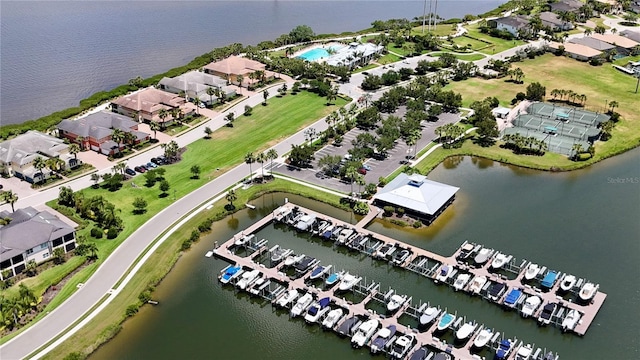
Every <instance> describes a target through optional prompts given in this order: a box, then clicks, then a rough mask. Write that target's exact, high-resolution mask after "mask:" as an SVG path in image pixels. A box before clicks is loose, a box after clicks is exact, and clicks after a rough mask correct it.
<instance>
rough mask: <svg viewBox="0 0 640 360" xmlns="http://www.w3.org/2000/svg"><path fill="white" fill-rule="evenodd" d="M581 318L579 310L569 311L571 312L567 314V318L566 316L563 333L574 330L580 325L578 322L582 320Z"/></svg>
mask: <svg viewBox="0 0 640 360" xmlns="http://www.w3.org/2000/svg"><path fill="white" fill-rule="evenodd" d="M581 316H582V315H581V314H580V312H579V311H578V310H576V309H571V310H569V312H568V313H567V316H565V317H564V320H562V330H563V331H568V330H573V329H574V328H575V327H576V325H577V324H578V321H579V320H580V317H581Z"/></svg>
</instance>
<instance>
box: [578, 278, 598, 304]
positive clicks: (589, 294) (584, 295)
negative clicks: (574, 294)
mask: <svg viewBox="0 0 640 360" xmlns="http://www.w3.org/2000/svg"><path fill="white" fill-rule="evenodd" d="M597 291H598V285H595V284H594V283H592V282H588V283H586V284H584V285H583V286H582V289H580V294H579V295H580V300H582V301H589V300H591V299H592V298H593V296H594V295H595V294H596V292H597Z"/></svg>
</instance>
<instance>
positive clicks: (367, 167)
mask: <svg viewBox="0 0 640 360" xmlns="http://www.w3.org/2000/svg"><path fill="white" fill-rule="evenodd" d="M362 168H363V169H365V170H367V171H371V166H369V165H367V164H363V165H362Z"/></svg>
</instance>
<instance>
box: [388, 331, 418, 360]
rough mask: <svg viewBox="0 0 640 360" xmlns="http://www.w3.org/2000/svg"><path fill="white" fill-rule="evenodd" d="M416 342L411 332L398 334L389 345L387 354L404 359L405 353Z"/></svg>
mask: <svg viewBox="0 0 640 360" xmlns="http://www.w3.org/2000/svg"><path fill="white" fill-rule="evenodd" d="M415 342H416V336H415V335H413V334H407V335H403V336H400V337H399V338H398V339H396V341H395V342H394V343H393V345H392V346H391V349H390V351H389V355H391V357H392V358H394V359H404V357H405V356H407V353H408V352H409V350H411V348H412V347H413V345H414V344H415Z"/></svg>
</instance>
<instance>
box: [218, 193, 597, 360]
mask: <svg viewBox="0 0 640 360" xmlns="http://www.w3.org/2000/svg"><path fill="white" fill-rule="evenodd" d="M291 214H305V215H309V216H311V217H315V219H316V220H315V221H318V222H320V221H324V222H330V223H331V224H332V225H333V226H336V227H338V226H339V227H341V228H342V229H353V230H354V235H353V236H352V237H350V238H349V241H350V242H349V241H347V239H343V240H344V242H343V243H341V245H344V246H348V247H350V248H351V249H354V250H357V251H360V252H363V253H366V254H368V255H370V256H375V255H376V251H378V250H379V249H381V248H382V247H383V246H385V245H393V246H394V247H395V248H398V249H402V250H408V252H409V254H410V255H408V256H406V257H404V258H401V259H400V261H398V262H396V261H395V260H396V259H394V265H397V266H399V267H402V268H404V269H407V270H410V271H413V272H416V273H418V274H421V275H423V276H425V277H428V278H431V279H434V281H435V278H436V274H437V273H438V271H439V270H441V269H442V268H443V267H445V266H448V267H450V268H452V269H455V270H454V274H455V272H457V271H459V272H460V273H469V274H470V275H471V276H485V277H486V278H487V279H489V281H490V282H492V283H497V282H499V283H502V284H504V285H505V286H506V287H507V288H508V289H512V288H514V289H520V290H521V292H522V294H524V295H523V296H522V297H521V298H522V299H524V296H532V295H536V296H538V297H540V298H541V300H542V303H541V304H540V306H539V308H538V309H537V310H536V313H535V314H534V315H533V316H532V319H536V318H537V316H538V314H539V313H540V312H541V311H542V308H543V306H544V305H545V304H549V303H555V304H557V308H556V311H554V313H553V316H552V323H554V324H556V325H560V324H561V323H562V321H563V317H564V316H565V315H567V313H568V312H569V311H570V310H576V311H578V312H579V313H580V318H579V321H578V322H577V323H576V324H575V326H574V327H573V328H572V329H567V331H573V332H575V333H576V334H578V335H584V334H585V333H586V331H587V330H588V328H589V326H590V325H591V323H592V322H593V320H594V319H595V317H596V315H597V313H598V311H599V309H600V308H601V306H602V304H603V303H604V300H605V299H606V294H604V293H602V292H600V291H596V293H595V295H594V296H593V298H592V299H591V300H590V301H589V302H588V303H585V304H579V303H577V302H573V301H567V300H564V299H563V298H562V297H561V296H558V295H556V291H557V290H558V287H559V286H560V285H559V284H560V281H556V282H555V283H554V284H553V286H552V287H551V288H550V289H549V290H548V291H542V290H540V289H538V288H537V287H535V286H531V285H529V284H523V282H522V280H523V276H524V273H525V271H524V267H525V264H526V263H527V262H526V261H524V260H523V261H522V262H521V263H520V265H518V264H517V263H516V260H515V259H513V258H512V257H509V262H508V263H507V264H506V265H505V269H506V271H509V272H511V273H513V275H515V277H514V278H512V279H509V277H508V276H505V275H504V274H500V273H496V272H494V271H491V269H489V263H491V261H490V260H489V261H487V262H486V263H485V264H483V266H479V267H474V266H470V265H469V264H468V263H466V262H464V261H461V257H464V256H463V255H464V254H463V253H464V252H465V251H466V252H469V249H471V248H473V249H475V250H476V251H477V250H478V249H479V248H480V247H481V246H480V245H477V244H473V243H467V242H464V243H463V244H462V245H461V246H460V248H459V249H458V250H457V251H456V252H454V254H453V255H451V256H442V255H439V254H436V253H432V252H430V251H427V250H424V249H421V248H418V247H414V246H411V245H409V244H406V243H402V242H400V241H398V240H395V239H393V238H390V237H387V236H384V235H381V234H377V233H374V232H371V231H369V230H367V229H365V228H364V227H365V226H367V225H368V223H369V222H371V221H372V220H373V219H374V218H375V217H376V216H377V215H378V209H377V208H372V209H371V211H370V212H369V214H368V215H367V216H366V217H365V218H363V219H362V220H361V221H360V222H358V223H357V224H355V225H352V224H349V223H346V222H343V221H340V220H338V219H334V218H330V217H328V216H327V215H324V214H321V213H317V212H314V211H312V210H309V209H305V208H302V207H300V206H297V205H294V204H291V203H287V204H285V205H283V206H281V207H279V208H278V209H276V210H274V212H273V213H272V214H270V215H267V216H265V217H264V218H262V219H261V220H259V221H258V222H256V223H254V224H253V225H251V226H250V227H249V228H246V229H245V230H243V231H242V232H240V233H238V234H236V235H235V236H234V237H232V238H231V239H229V240H227V241H226V242H224V243H223V244H221V245H220V246H219V247H216V248H215V249H214V250H212V251H213V255H215V256H216V257H219V258H222V259H224V260H226V261H228V262H230V263H232V264H236V266H241V267H242V268H243V269H247V271H248V270H255V269H258V270H259V271H260V272H261V273H262V275H263V276H264V277H265V278H267V279H269V280H270V282H268V286H265V287H264V288H263V289H260V290H257V291H255V292H252V293H253V294H256V295H260V296H262V297H264V298H265V299H267V300H269V301H271V302H272V303H275V302H276V301H277V300H278V299H279V298H280V297H282V296H283V295H284V293H285V292H286V291H287V290H291V289H297V290H300V291H304V292H308V293H311V294H314V296H315V297H316V299H320V298H324V297H327V298H329V299H330V300H331V303H332V304H334V305H335V306H339V307H341V308H343V309H345V311H346V312H347V315H346V316H345V317H344V318H343V320H344V319H347V318H349V317H351V316H359V317H362V318H369V319H371V318H375V319H378V320H379V321H380V323H381V325H382V326H383V327H386V326H389V325H394V326H396V328H397V331H398V333H402V334H413V335H415V336H416V339H417V343H416V344H415V346H414V347H413V349H412V350H411V351H414V350H415V349H418V348H419V347H420V346H429V347H430V348H431V349H437V350H438V351H442V352H445V353H448V354H450V355H452V356H454V358H456V359H471V358H473V356H474V355H473V353H472V352H471V346H472V344H473V340H474V337H475V336H477V335H478V333H479V332H480V329H481V328H483V327H484V324H475V331H474V332H473V333H472V334H471V336H470V337H469V338H468V339H467V342H466V345H464V346H462V347H455V346H452V345H451V344H446V343H445V342H443V340H441V339H439V338H437V337H435V336H433V331H434V330H435V328H436V325H437V321H434V322H433V323H431V324H430V325H429V327H428V328H427V329H422V330H423V331H418V329H412V328H409V327H407V326H405V325H402V324H400V323H399V322H398V318H399V317H400V316H401V315H402V314H407V315H409V316H413V317H416V316H418V317H419V316H420V315H419V312H420V310H419V309H418V307H413V306H412V301H413V299H409V300H408V301H406V302H405V303H404V304H403V306H402V307H401V308H400V309H399V311H397V312H396V313H394V314H393V315H392V316H384V315H379V314H376V313H375V312H374V311H372V310H371V309H368V308H367V307H366V306H367V304H369V303H370V302H371V301H378V302H380V301H381V299H383V298H384V297H383V296H384V294H382V293H380V292H379V285H378V284H376V283H375V282H371V283H367V281H366V279H365V281H364V282H362V283H363V284H361V283H358V284H357V286H355V287H354V289H353V291H354V292H358V293H359V294H360V295H362V296H363V297H364V299H363V300H362V301H359V302H353V303H352V302H349V301H346V300H344V298H341V297H340V296H338V295H336V293H335V292H334V290H332V289H331V288H329V289H327V290H323V289H320V288H317V287H315V286H311V285H309V284H308V282H309V277H310V270H309V269H307V271H304V272H301V273H300V274H298V273H297V272H296V274H295V276H293V277H290V276H287V274H285V273H284V272H283V271H282V270H283V263H280V264H278V265H277V266H274V267H267V266H265V265H264V264H262V263H260V262H259V261H257V258H259V257H260V256H262V255H263V254H265V253H267V252H270V249H269V248H268V244H267V243H268V240H265V239H260V240H258V239H256V238H255V236H254V235H253V234H255V233H256V232H258V231H259V230H260V229H262V228H263V227H265V226H268V225H269V224H271V223H272V222H273V221H280V222H286V221H287V216H291ZM289 223H290V224H291V225H292V226H293V223H292V222H289ZM310 230H312V229H310ZM314 234H317V235H318V236H319V235H322V234H321V233H319V231H317V232H314ZM356 234H357V235H356ZM249 236H253V238H252V240H251V241H249V243H247V244H245V246H246V249H247V252H250V253H249V254H248V256H246V257H241V256H237V255H236V254H235V252H234V250H235V247H237V243H238V241H240V240H242V239H244V238H247V237H249ZM241 242H242V241H241ZM337 244H338V241H336V246H337ZM398 251H400V250H398ZM496 254H497V252H495V251H493V250H492V256H496ZM466 256H467V257H469V254H468V253H467V254H466ZM316 264H317V263H316ZM316 264H314V266H315V265H316ZM545 269H546V268H545ZM541 272H542V271H541ZM453 281H454V279H453V275H452V276H451V277H450V278H448V279H446V280H445V281H443V283H445V284H447V285H453ZM489 281H488V282H487V283H489ZM581 281H582V279H581ZM467 288H468V286H466V287H465V290H466V289H467ZM247 290H248V288H247ZM486 291H487V289H486V287H485V288H483V292H481V295H482V294H483V293H486ZM505 297H506V294H502V295H501V296H500V301H496V303H497V304H502V301H504V298H505ZM420 306H421V308H422V307H424V306H425V304H423V303H422V301H420ZM515 309H516V310H517V307H516V308H515ZM465 322H467V319H466V318H465V319H464V321H462V318H460V319H459V320H458V321H456V323H455V326H458V327H459V326H460V325H461V324H463V323H465ZM455 326H452V329H454V330H455ZM336 328H337V327H336ZM495 335H496V336H495V338H494V339H493V341H492V342H491V346H494V347H496V346H497V344H498V343H499V340H500V339H498V337H499V335H500V333H495ZM513 342H514V344H513V348H514V349H512V350H513V351H512V353H511V356H509V357H508V358H510V359H511V358H514V357H515V353H516V350H515V348H516V347H520V346H524V345H525V343H524V342H522V341H520V342H518V340H513ZM410 353H411V352H409V354H410ZM535 354H537V355H536V356H538V357H532V359H542V358H543V356H545V354H547V356H549V355H548V354H549V353H548V352H547V350H546V349H544V350H543V349H538V351H537V352H536V353H535ZM548 358H549V357H545V359H548ZM551 358H553V359H557V355H555V356H554V357H551Z"/></svg>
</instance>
